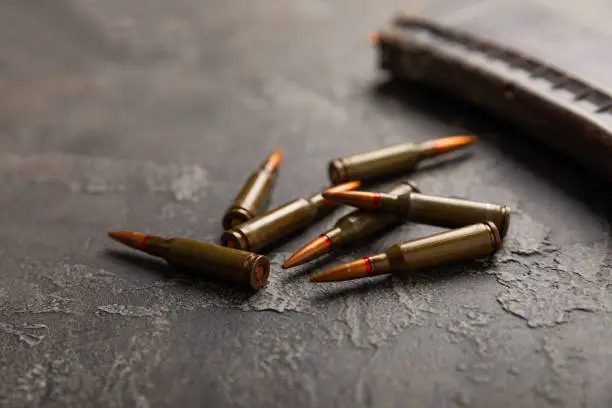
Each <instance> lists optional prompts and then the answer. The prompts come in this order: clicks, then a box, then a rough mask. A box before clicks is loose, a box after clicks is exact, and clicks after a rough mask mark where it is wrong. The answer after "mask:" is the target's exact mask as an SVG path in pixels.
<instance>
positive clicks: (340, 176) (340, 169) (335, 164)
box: [328, 159, 348, 185]
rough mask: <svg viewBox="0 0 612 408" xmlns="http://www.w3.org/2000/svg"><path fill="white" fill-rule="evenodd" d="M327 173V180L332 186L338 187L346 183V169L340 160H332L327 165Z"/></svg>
mask: <svg viewBox="0 0 612 408" xmlns="http://www.w3.org/2000/svg"><path fill="white" fill-rule="evenodd" d="M328 171H329V179H330V180H331V182H332V184H334V185H338V184H341V183H343V182H345V181H348V177H347V174H346V167H345V166H344V163H343V162H342V159H334V160H332V161H331V162H330V163H329V167H328Z"/></svg>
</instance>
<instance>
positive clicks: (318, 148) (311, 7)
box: [0, 0, 612, 408]
mask: <svg viewBox="0 0 612 408" xmlns="http://www.w3.org/2000/svg"><path fill="white" fill-rule="evenodd" d="M510 3H516V2H507V3H501V2H463V4H464V5H466V6H465V7H461V4H460V2H454V1H431V2H428V3H425V2H419V3H418V4H415V5H414V7H413V8H414V9H416V10H419V11H423V12H425V13H427V14H429V15H437V16H439V17H440V18H441V19H443V20H445V21H449V22H453V23H455V24H460V25H471V26H472V28H475V29H480V30H482V31H483V32H487V33H489V34H491V35H495V34H496V33H497V35H502V36H504V37H505V39H506V40H508V41H512V42H515V43H521V42H522V43H523V45H524V46H525V47H536V48H537V47H541V48H542V49H546V50H547V52H548V53H549V55H548V56H547V57H548V58H552V59H555V58H557V59H558V60H557V61H555V62H556V63H559V64H566V65H568V69H572V70H574V71H580V70H582V72H580V73H584V74H585V75H588V76H590V77H591V79H593V80H597V81H606V80H608V83H610V82H612V81H609V79H610V78H609V75H610V74H609V73H610V72H612V71H611V70H610V67H609V65H608V66H606V67H603V68H602V65H603V62H601V61H599V59H600V58H601V56H599V55H598V58H596V59H594V60H592V61H591V60H585V59H584V58H574V57H572V56H571V52H576V53H581V55H589V54H584V53H587V52H590V53H591V54H590V55H591V56H592V53H593V52H595V51H594V50H596V49H598V47H599V48H600V49H606V50H607V49H608V48H607V47H604V45H603V43H600V45H594V44H585V43H584V42H580V40H579V39H574V37H569V34H568V33H571V32H572V31H571V30H574V32H581V30H582V29H580V30H578V29H577V28H576V27H578V26H579V25H580V24H595V25H599V26H600V27H602V31H601V34H600V35H601V36H602V37H605V36H606V35H608V34H607V33H605V32H604V31H603V29H604V28H605V27H606V26H607V25H609V24H608V22H607V20H606V18H604V16H606V15H609V14H606V13H605V9H606V7H607V8H608V9H609V7H610V6H606V3H605V2H604V1H599V2H595V1H592V2H589V5H587V6H580V7H576V6H574V7H575V10H573V9H572V4H573V3H572V2H571V1H569V0H565V1H557V2H556V3H557V4H558V10H557V11H556V13H557V15H558V16H559V17H558V19H557V20H554V21H557V22H556V23H552V22H549V23H541V21H544V20H545V21H548V20H546V19H547V17H546V14H545V12H544V11H545V10H546V9H545V6H544V5H543V4H544V3H545V2H544V1H539V2H537V4H536V2H534V3H533V4H531V7H533V8H532V9H529V10H527V9H526V8H525V7H523V6H515V7H514V8H512V10H510V9H511V7H510V6H509V5H508V4H510ZM404 6H406V3H405V2H400V1H393V0H386V1H382V2H376V3H374V2H365V1H362V2H356V1H354V0H352V1H349V0H341V1H336V2H325V1H320V0H317V1H312V0H310V1H298V0H294V1H288V2H275V1H269V0H262V1H257V2H249V1H238V0H227V1H223V2H214V1H198V0H175V1H173V2H167V1H165V0H148V1H146V2H145V1H142V0H141V1H136V0H105V1H101V0H98V1H93V0H92V1H84V0H83V1H74V2H68V1H66V0H56V1H54V2H40V1H34V0H20V1H9V0H2V1H0V155H1V159H0V181H1V183H2V190H1V191H0V226H1V227H2V228H1V229H0V270H1V274H0V404H1V405H2V406H6V407H21V406H33V407H36V406H49V407H60V406H62V407H63V406H78V407H87V406H112V407H128V406H129V407H132V406H136V407H153V406H245V407H247V406H248V407H270V406H291V405H293V406H325V407H331V406H346V407H348V406H351V407H353V406H376V407H395V406H410V407H425V406H433V407H462V406H474V407H493V406H495V407H516V406H521V407H536V406H537V407H548V406H560V407H589V408H591V407H593V408H599V407H609V406H610V405H611V404H612V391H611V389H612V388H610V385H612V384H611V381H612V380H611V379H610V378H611V376H610V373H611V372H612V347H611V346H610V338H612V325H611V323H612V315H611V314H610V311H612V300H611V293H610V291H611V288H612V286H611V284H612V281H611V277H610V264H611V259H610V242H609V234H610V225H609V218H608V216H607V214H609V213H610V212H609V211H610V208H611V206H610V200H611V198H610V194H609V193H608V190H607V188H606V186H604V185H600V184H598V183H597V182H589V181H588V177H589V176H588V174H586V173H583V172H582V171H581V170H580V169H578V168H577V167H575V166H574V165H572V164H571V163H568V162H567V160H566V159H565V158H563V157H561V156H558V155H556V154H552V153H549V152H548V151H546V150H544V149H543V148H542V147H541V146H539V145H537V144H536V143H534V142H531V141H530V140H528V139H526V138H525V137H523V136H521V135H519V134H517V133H515V132H513V131H512V130H510V129H509V128H508V127H507V126H504V125H502V124H499V123H494V122H492V121H491V120H490V119H487V118H484V117H479V116H478V115H477V114H476V113H474V112H470V111H468V110H467V109H464V108H463V107H461V106H457V104H455V103H452V102H450V103H448V102H444V101H443V100H442V99H441V98H440V97H439V96H436V95H431V94H428V93H424V92H422V91H418V90H414V91H404V92H399V91H398V90H397V89H396V88H395V87H394V84H390V85H389V84H388V85H386V86H382V87H380V86H378V85H377V83H378V82H380V78H378V76H377V74H376V72H375V69H374V63H373V60H374V54H373V52H372V50H371V49H370V48H369V46H368V44H367V42H366V37H367V34H368V32H369V31H370V30H371V29H375V28H376V27H378V26H380V24H382V23H383V22H384V21H386V20H387V19H388V18H389V16H390V15H391V14H392V12H394V11H396V10H398V9H400V8H402V7H404ZM496 9H499V10H501V11H502V12H504V10H505V12H504V14H503V15H504V17H505V19H506V20H505V21H510V20H511V19H514V23H497V22H496V21H494V19H492V18H491V14H492V13H493V12H494V11H495V10H496ZM513 10H514V11H513ZM513 13H514V14H513ZM487 16H488V17H487ZM538 16H539V17H538ZM529 18H531V20H530V19H529ZM538 18H539V19H538ZM569 18H571V19H573V20H574V23H573V24H574V25H573V26H571V27H570V26H564V25H563V24H561V23H559V22H563V19H569ZM520 21H522V22H523V24H526V26H525V27H526V30H527V29H533V30H537V32H538V33H540V34H537V35H536V34H534V35H529V34H528V31H522V30H514V31H513V30H510V31H508V28H512V24H514V26H515V27H516V25H517V24H518V23H519V22H520ZM550 21H553V20H550ZM504 24H506V25H507V27H505V26H504ZM555 24H556V25H555ZM572 27H573V28H572ZM584 30H587V29H584ZM598 53H599V52H598ZM602 53H604V52H602ZM563 59H565V60H563ZM466 130H469V131H474V132H475V133H476V134H477V135H479V136H480V137H481V138H482V142H481V143H480V144H479V145H478V146H475V148H474V149H472V152H473V154H472V155H471V156H470V157H469V159H467V158H465V159H463V160H459V159H458V160H453V161H450V162H448V163H445V164H443V165H439V166H432V167H430V168H428V169H424V170H423V171H421V172H419V173H417V174H415V175H414V177H413V179H415V180H416V181H417V182H418V183H419V185H420V187H421V188H422V190H423V191H424V192H431V193H435V194H442V195H449V196H459V197H466V198H470V199H474V200H485V201H491V202H497V203H507V204H509V205H511V206H512V208H513V210H514V212H513V219H512V223H511V227H510V231H509V233H508V236H507V238H506V241H505V245H504V248H503V250H502V251H501V252H500V253H499V255H498V256H496V257H495V258H494V259H491V260H486V261H482V262H477V263H469V264H464V265H458V266H454V267H450V268H443V269H440V270H436V271H431V272H429V273H427V274H422V275H413V276H410V277H404V278H399V277H395V278H391V279H386V278H383V279H377V280H375V281H372V282H363V283H347V284H333V285H312V284H310V283H309V281H308V276H309V273H310V272H312V271H313V270H314V269H315V268H321V267H323V266H326V265H329V264H331V263H333V262H335V261H334V260H329V259H328V260H324V261H321V262H318V263H316V264H315V265H314V266H313V267H305V268H302V269H298V270H295V271H289V272H281V270H280V264H281V263H282V261H283V260H284V259H285V258H286V257H287V256H288V254H289V253H290V252H291V251H293V250H295V249H297V248H298V247H300V246H301V245H303V244H304V243H305V242H307V241H309V240H310V239H312V238H313V237H314V236H316V234H317V232H318V231H322V230H323V229H324V228H326V227H329V226H330V225H332V224H333V221H334V216H332V217H328V218H327V219H325V220H324V221H323V222H320V223H319V224H318V225H316V226H314V227H313V228H311V229H309V230H307V231H306V232H304V233H303V234H302V235H299V236H297V237H295V238H294V239H292V240H291V241H288V242H286V244H284V245H282V246H281V247H279V248H278V249H277V250H276V251H274V252H272V253H271V254H270V257H271V258H272V260H273V263H274V271H273V275H272V277H271V281H270V283H269V285H268V287H267V288H266V290H264V291H261V292H260V293H258V294H256V295H254V296H249V295H248V294H247V293H243V292H241V291H239V289H235V288H234V287H231V286H225V285H221V284H217V283H211V282H208V281H193V280H188V279H185V278H180V277H172V275H171V274H169V271H168V269H167V268H165V267H164V266H163V265H162V264H160V263H157V262H154V261H149V260H148V259H145V258H141V257H137V256H132V254H131V253H129V252H126V251H123V248H119V247H118V245H114V244H113V243H112V242H109V240H108V239H107V238H106V236H105V233H106V231H107V230H109V229H116V228H122V229H133V230H137V231H150V232H155V233H163V234H166V235H175V234H176V235H184V236H189V237H194V238H199V239H208V240H217V239H218V237H219V235H220V233H221V226H220V217H221V215H222V214H223V211H224V210H225V208H226V206H227V205H228V203H229V202H230V200H231V199H232V197H233V196H234V195H235V193H236V189H237V188H238V187H239V186H240V184H241V183H242V182H243V181H244V178H245V177H246V175H248V173H249V172H250V171H252V169H253V168H254V166H256V165H258V164H259V163H260V162H261V160H262V159H263V158H264V157H266V156H267V155H268V154H269V153H270V152H271V151H272V150H273V149H274V148H276V147H277V146H282V147H284V148H285V153H286V160H285V162H284V166H283V168H282V170H281V173H280V175H279V179H278V183H277V187H276V189H275V191H274V195H273V204H280V203H283V202H285V201H287V200H289V199H291V198H294V197H296V196H299V195H302V194H310V193H312V192H315V191H317V190H318V189H320V188H321V187H323V186H324V185H326V184H327V182H328V181H327V179H326V172H325V166H326V163H327V160H328V159H330V158H332V157H337V156H342V155H346V154H351V153H355V152H357V151H363V150H367V149H370V148H375V147H380V146H384V145H389V144H392V143H397V142H403V141H407V140H415V141H416V140H425V139H428V138H432V137H437V136H445V135H449V134H454V133H459V132H464V131H466ZM606 193H608V194H606ZM344 211H345V210H342V211H340V212H339V213H343V212H344ZM432 231H435V229H433V228H430V227H425V226H415V225H405V226H402V227H401V228H399V229H398V230H397V231H395V232H394V233H392V234H388V235H385V236H383V237H380V238H379V239H377V240H373V241H372V242H369V243H367V244H366V245H364V246H362V247H355V248H353V249H351V251H350V252H347V253H343V254H340V255H338V257H339V258H340V259H341V260H346V259H350V258H352V257H356V256H360V255H363V254H368V253H371V252H373V251H375V250H377V249H379V248H381V247H383V246H388V245H390V244H392V243H395V242H397V241H399V240H406V239H409V238H415V237H419V236H421V235H423V234H426V233H429V232H432ZM107 248H115V249H117V250H120V251H109V250H107ZM274 272H275V273H274Z"/></svg>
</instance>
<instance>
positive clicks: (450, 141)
mask: <svg viewBox="0 0 612 408" xmlns="http://www.w3.org/2000/svg"><path fill="white" fill-rule="evenodd" d="M477 141H478V139H477V138H476V137H474V136H470V135H462V136H450V137H442V138H440V139H436V140H434V141H433V144H434V146H435V148H436V150H438V151H439V152H440V153H443V152H448V151H451V150H454V149H458V148H460V147H463V146H467V145H470V144H472V143H475V142H477Z"/></svg>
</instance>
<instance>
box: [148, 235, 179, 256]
mask: <svg viewBox="0 0 612 408" xmlns="http://www.w3.org/2000/svg"><path fill="white" fill-rule="evenodd" d="M173 241H174V238H164V237H159V236H156V235H148V236H147V238H146V239H145V240H144V242H143V243H142V250H143V251H144V252H146V253H148V254H149V255H153V256H158V257H160V258H165V257H166V256H167V255H168V254H169V253H170V248H171V246H172V242H173Z"/></svg>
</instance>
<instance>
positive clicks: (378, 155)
mask: <svg viewBox="0 0 612 408" xmlns="http://www.w3.org/2000/svg"><path fill="white" fill-rule="evenodd" d="M476 140H477V139H476V138H475V137H474V136H451V137H443V138H440V139H435V140H430V141H427V142H422V143H404V144H400V145H395V146H389V147H386V148H383V149H381V150H375V151H371V152H367V153H362V154H357V155H354V156H350V157H345V158H341V159H334V160H332V161H331V162H330V163H329V178H330V180H331V182H332V183H333V184H340V183H344V182H346V181H348V180H359V181H366V180H375V179H380V178H382V177H384V176H390V175H393V174H399V173H402V172H405V171H408V170H411V169H413V168H414V167H415V166H416V165H417V164H418V163H419V162H421V161H423V160H425V159H429V158H432V157H436V156H439V155H442V154H444V153H448V152H451V151H454V150H457V149H459V148H461V147H464V146H467V145H470V144H472V143H474V142H476Z"/></svg>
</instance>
